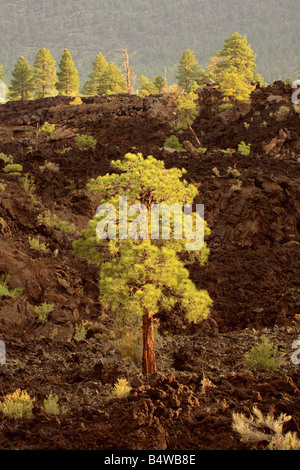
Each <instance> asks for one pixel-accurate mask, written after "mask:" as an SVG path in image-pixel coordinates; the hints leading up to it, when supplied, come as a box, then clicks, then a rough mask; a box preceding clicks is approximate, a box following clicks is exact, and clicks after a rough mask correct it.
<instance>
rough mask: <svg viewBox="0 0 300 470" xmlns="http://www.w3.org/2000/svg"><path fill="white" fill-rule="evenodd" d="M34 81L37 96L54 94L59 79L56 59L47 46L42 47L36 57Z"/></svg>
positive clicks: (42, 96) (43, 96)
mask: <svg viewBox="0 0 300 470" xmlns="http://www.w3.org/2000/svg"><path fill="white" fill-rule="evenodd" d="M34 81H35V85H36V97H37V98H45V97H46V96H51V95H53V94H54V91H55V90H56V89H55V84H56V81H57V78H56V68H55V60H54V59H53V57H52V55H51V54H50V52H49V51H48V50H47V49H45V48H42V49H40V50H39V51H38V53H37V55H36V57H35V62H34Z"/></svg>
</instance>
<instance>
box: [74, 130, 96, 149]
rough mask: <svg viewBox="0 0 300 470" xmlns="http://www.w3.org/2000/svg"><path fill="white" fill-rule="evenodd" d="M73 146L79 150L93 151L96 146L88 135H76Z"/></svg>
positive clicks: (94, 141)
mask: <svg viewBox="0 0 300 470" xmlns="http://www.w3.org/2000/svg"><path fill="white" fill-rule="evenodd" d="M75 144H76V147H78V148H79V149H80V150H88V149H94V148H95V147H96V145H97V140H95V139H93V137H92V136H89V135H80V134H76V136H75Z"/></svg>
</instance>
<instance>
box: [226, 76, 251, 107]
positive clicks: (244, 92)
mask: <svg viewBox="0 0 300 470" xmlns="http://www.w3.org/2000/svg"><path fill="white" fill-rule="evenodd" d="M253 89H254V86H251V84H249V82H247V80H246V78H245V77H244V76H243V75H241V74H240V73H239V72H238V70H237V68H236V67H231V68H230V69H228V70H227V71H226V73H225V74H224V76H223V78H222V81H221V91H222V92H223V96H224V97H225V99H227V100H229V101H231V102H232V104H233V107H234V112H235V113H236V105H237V102H238V101H249V98H250V94H251V92H252V90H253Z"/></svg>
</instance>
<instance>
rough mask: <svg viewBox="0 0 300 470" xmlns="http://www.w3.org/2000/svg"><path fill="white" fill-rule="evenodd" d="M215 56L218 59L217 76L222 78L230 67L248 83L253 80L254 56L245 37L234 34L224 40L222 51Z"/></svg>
mask: <svg viewBox="0 0 300 470" xmlns="http://www.w3.org/2000/svg"><path fill="white" fill-rule="evenodd" d="M216 54H217V57H219V59H220V61H219V62H218V63H217V66H216V72H217V74H219V75H220V76H223V75H224V74H225V73H226V72H227V71H228V70H229V69H231V67H235V68H236V70H237V73H238V74H239V75H241V76H243V77H245V79H246V80H247V81H248V82H251V81H252V80H253V74H254V71H255V68H256V64H255V59H256V55H255V54H254V53H253V51H252V49H251V47H250V45H248V43H247V36H244V37H242V36H241V35H240V34H239V33H234V34H233V35H232V36H231V38H229V39H225V41H224V49H222V50H220V51H217V52H216Z"/></svg>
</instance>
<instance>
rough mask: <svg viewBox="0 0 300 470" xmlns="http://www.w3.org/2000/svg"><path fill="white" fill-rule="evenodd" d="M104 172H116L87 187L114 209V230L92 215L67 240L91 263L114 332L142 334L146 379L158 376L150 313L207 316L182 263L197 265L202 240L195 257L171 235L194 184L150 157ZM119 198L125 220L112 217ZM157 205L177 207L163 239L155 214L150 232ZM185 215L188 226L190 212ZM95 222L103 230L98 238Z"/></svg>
mask: <svg viewBox="0 0 300 470" xmlns="http://www.w3.org/2000/svg"><path fill="white" fill-rule="evenodd" d="M111 166H112V169H113V170H115V171H116V173H110V174H106V175H105V176H99V177H98V178H97V179H93V180H91V182H90V183H89V184H88V187H89V189H90V190H91V191H97V193H99V194H100V203H101V204H109V206H106V207H110V208H111V207H113V208H114V210H115V214H116V220H117V221H119V223H117V225H114V223H111V222H112V221H111V219H109V217H108V218H107V217H105V218H103V217H102V215H101V214H99V212H98V215H96V216H95V217H94V218H93V219H92V220H91V221H90V223H89V227H88V228H87V229H86V230H84V231H83V232H82V233H81V237H80V238H79V239H78V240H76V241H75V242H74V250H75V252H76V253H78V254H79V255H81V256H82V257H83V258H85V259H86V260H88V261H89V262H91V263H94V264H96V265H98V267H99V291H100V296H99V299H100V302H101V304H102V307H103V308H104V309H105V310H106V311H107V313H108V314H110V315H113V316H114V317H115V318H116V319H117V324H118V327H119V328H121V334H124V332H125V331H126V329H127V331H128V329H131V330H132V331H135V330H136V329H137V328H140V329H141V336H142V344H143V357H142V372H143V374H144V375H146V374H150V373H152V372H155V371H156V370H157V365H156V358H155V348H154V321H155V316H156V315H157V314H159V313H160V312H162V311H164V312H171V311H175V310H178V311H181V312H184V313H185V315H186V318H187V320H188V321H190V322H194V323H197V322H200V321H202V320H203V319H205V318H206V317H207V316H208V314H209V310H210V306H211V304H212V301H211V299H210V297H209V295H208V293H207V291H205V290H198V289H197V288H196V287H195V285H194V284H193V282H192V281H191V280H190V278H189V272H188V270H187V268H186V267H185V264H184V261H183V259H185V261H186V260H187V259H188V258H191V259H193V260H195V259H197V260H198V261H199V263H200V264H201V265H202V264H204V263H205V262H206V260H207V257H208V253H209V250H208V249H207V246H206V243H205V242H204V244H203V245H202V246H201V247H200V246H199V247H197V249H195V250H194V251H188V250H187V248H186V242H187V240H192V239H193V236H191V233H190V232H188V233H187V234H186V233H184V234H183V236H182V237H180V235H179V236H178V233H177V235H176V233H175V232H176V231H175V226H176V227H178V225H177V223H179V221H180V222H181V224H182V220H183V207H184V205H185V204H192V203H193V201H194V198H195V196H196V194H197V189H196V187H195V186H193V185H192V184H188V183H187V182H186V181H185V180H183V181H182V176H183V174H184V173H185V170H182V171H181V170H179V169H177V168H173V169H166V168H165V167H164V163H163V162H162V161H158V160H156V159H155V158H153V157H152V156H149V157H147V158H145V159H144V158H143V156H142V155H141V154H137V155H135V154H130V153H129V154H127V155H125V157H124V159H123V160H122V161H115V162H112V164H111ZM124 195H126V198H127V199H126V205H127V207H129V208H130V210H128V212H127V209H126V215H127V217H125V222H124V219H123V220H122V219H120V217H119V216H120V214H121V212H122V211H123V210H124V208H122V207H121V206H120V205H119V203H120V201H119V196H123V197H124ZM161 203H164V204H166V205H167V206H168V207H170V206H173V205H174V204H175V205H176V207H177V209H178V207H179V209H178V212H176V211H175V210H174V213H172V214H171V213H169V216H170V219H169V221H170V226H171V228H173V231H172V230H171V234H170V236H169V238H168V237H165V236H162V230H164V228H165V227H167V225H168V223H169V222H168V221H167V223H166V224H165V222H164V220H163V216H162V214H160V217H159V219H158V225H156V232H155V230H154V231H153V230H151V229H150V226H151V227H153V225H152V224H153V219H152V212H151V210H152V208H153V205H154V204H161ZM134 204H138V206H137V207H138V209H137V210H138V211H139V212H140V215H139V216H138V217H137V218H135V216H136V213H134V211H133V213H132V212H131V209H132V207H134V206H133V205H134ZM141 204H142V205H143V208H142V209H141V208H140V205H141ZM173 207H174V206H173ZM109 215H111V214H109ZM189 217H190V221H193V222H195V214H193V215H190V216H189ZM199 217H200V216H199ZM201 220H202V219H201ZM203 222H204V221H203ZM99 223H100V225H101V227H104V226H105V225H106V228H107V231H106V233H105V234H104V235H103V232H101V233H102V235H101V236H99V233H100V232H99V225H98V224H99ZM202 227H203V232H202V233H203V236H204V234H206V235H207V234H208V233H209V229H208V227H207V226H206V224H205V223H204V224H203V226H202ZM157 229H159V232H158V231H157ZM115 326H116V325H115Z"/></svg>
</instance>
